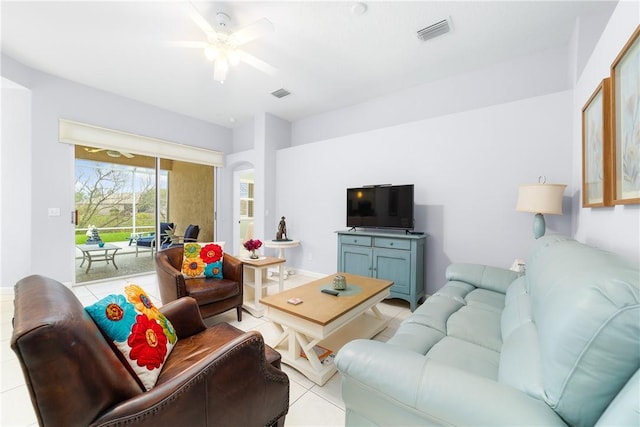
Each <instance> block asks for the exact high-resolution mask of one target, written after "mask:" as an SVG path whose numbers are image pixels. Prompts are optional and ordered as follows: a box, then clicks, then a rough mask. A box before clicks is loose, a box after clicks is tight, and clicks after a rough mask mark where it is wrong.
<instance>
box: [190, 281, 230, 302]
mask: <svg viewBox="0 0 640 427" xmlns="http://www.w3.org/2000/svg"><path fill="white" fill-rule="evenodd" d="M240 286H241V284H240V283H238V282H236V281H234V280H228V279H208V278H196V279H189V280H185V287H186V291H187V295H189V296H190V297H193V298H195V300H196V301H198V305H205V304H211V303H214V302H218V301H222V300H226V299H228V298H230V297H231V296H234V295H238V294H239V293H240Z"/></svg>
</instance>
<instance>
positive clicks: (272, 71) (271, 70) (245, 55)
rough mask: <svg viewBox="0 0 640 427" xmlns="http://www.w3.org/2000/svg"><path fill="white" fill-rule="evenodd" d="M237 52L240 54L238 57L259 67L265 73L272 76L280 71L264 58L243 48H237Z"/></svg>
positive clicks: (248, 63)
mask: <svg viewBox="0 0 640 427" xmlns="http://www.w3.org/2000/svg"><path fill="white" fill-rule="evenodd" d="M236 53H237V54H238V59H240V61H242V62H244V63H245V64H247V65H251V66H252V67H253V68H256V69H258V70H260V71H262V72H263V73H266V74H268V75H270V76H275V75H276V73H277V72H278V69H277V68H275V67H273V66H271V65H269V64H267V63H266V62H264V61H263V60H261V59H258V58H256V57H255V56H253V55H251V54H248V53H247V52H245V51H243V50H237V51H236Z"/></svg>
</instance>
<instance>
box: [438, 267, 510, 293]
mask: <svg viewBox="0 0 640 427" xmlns="http://www.w3.org/2000/svg"><path fill="white" fill-rule="evenodd" d="M445 276H446V278H447V280H457V281H459V282H465V283H469V284H470V285H473V286H475V287H476V288H482V289H488V290H491V291H495V292H500V293H503V294H504V293H506V292H507V288H508V287H509V285H510V284H511V283H512V282H513V281H514V280H516V279H517V278H518V277H520V274H518V273H517V272H515V271H512V270H508V269H506V268H499V267H491V266H488V265H481V264H467V263H453V264H451V265H449V266H448V267H447V271H446V274H445Z"/></svg>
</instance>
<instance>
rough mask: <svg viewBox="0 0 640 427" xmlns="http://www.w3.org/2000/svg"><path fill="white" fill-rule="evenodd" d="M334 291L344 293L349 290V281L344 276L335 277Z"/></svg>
mask: <svg viewBox="0 0 640 427" xmlns="http://www.w3.org/2000/svg"><path fill="white" fill-rule="evenodd" d="M333 289H335V290H336V291H344V290H345V289H347V279H346V278H345V277H344V276H341V275H339V276H335V277H334V278H333Z"/></svg>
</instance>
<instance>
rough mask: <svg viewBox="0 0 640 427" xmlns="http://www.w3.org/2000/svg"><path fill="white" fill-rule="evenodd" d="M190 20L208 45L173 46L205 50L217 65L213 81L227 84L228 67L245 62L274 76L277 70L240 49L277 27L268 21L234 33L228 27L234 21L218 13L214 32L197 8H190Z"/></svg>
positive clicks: (214, 69)
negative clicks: (200, 31)
mask: <svg viewBox="0 0 640 427" xmlns="http://www.w3.org/2000/svg"><path fill="white" fill-rule="evenodd" d="M191 9H192V10H191V13H190V17H191V19H192V20H193V22H195V23H196V25H198V27H200V29H201V30H202V31H204V33H205V35H206V36H207V41H183V42H173V45H174V46H179V47H188V48H198V49H203V50H204V54H205V56H206V57H207V59H208V60H209V61H212V62H214V65H213V79H214V80H216V81H219V82H220V83H224V81H225V79H226V78H227V72H228V71H229V65H233V66H235V65H237V64H238V63H239V62H241V61H242V62H244V63H245V64H247V65H250V66H252V67H254V68H256V69H258V70H260V71H262V72H264V73H266V74H269V75H274V74H275V73H276V71H277V70H276V68H274V67H273V66H271V65H269V64H267V63H266V62H264V61H262V60H260V59H258V58H256V57H255V56H253V55H251V54H249V53H247V52H245V51H243V50H242V49H239V47H240V46H242V45H244V44H245V43H248V42H250V41H253V40H255V39H257V38H259V37H262V36H263V35H265V34H267V33H270V32H273V31H274V27H273V24H272V23H271V21H269V20H268V19H266V18H262V19H259V20H258V21H256V22H254V23H253V24H250V25H248V26H246V27H243V28H241V29H239V30H237V31H234V32H231V31H230V30H229V24H230V22H231V18H230V17H229V15H227V14H226V13H223V12H218V13H216V16H215V21H216V22H215V29H214V27H213V26H211V25H210V24H209V22H207V20H206V19H205V18H204V17H203V16H202V15H201V14H200V13H199V12H198V11H197V9H196V8H195V6H193V4H191Z"/></svg>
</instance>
